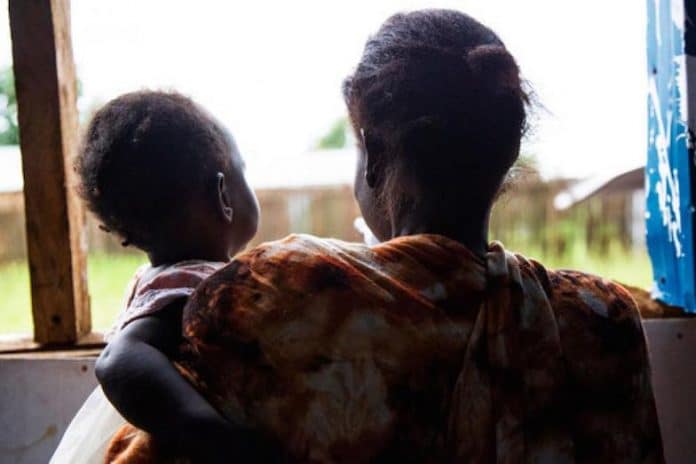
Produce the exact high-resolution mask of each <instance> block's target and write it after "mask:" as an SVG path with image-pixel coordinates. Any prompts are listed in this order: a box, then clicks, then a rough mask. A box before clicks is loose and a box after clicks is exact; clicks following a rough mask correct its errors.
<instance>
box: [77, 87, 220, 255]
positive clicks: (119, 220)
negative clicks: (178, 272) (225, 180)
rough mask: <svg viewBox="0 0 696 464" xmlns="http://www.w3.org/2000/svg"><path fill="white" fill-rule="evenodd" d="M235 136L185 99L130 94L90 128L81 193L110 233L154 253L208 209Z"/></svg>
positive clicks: (80, 162) (80, 168) (81, 160)
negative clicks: (194, 212) (194, 211)
mask: <svg viewBox="0 0 696 464" xmlns="http://www.w3.org/2000/svg"><path fill="white" fill-rule="evenodd" d="M227 137H228V136H227V134H226V132H225V130H224V129H223V128H222V127H220V125H219V124H218V123H217V122H216V121H215V120H214V119H213V118H212V117H211V116H209V115H208V114H207V113H206V112H205V111H203V110H202V109H201V108H200V107H198V106H197V105H196V104H195V103H194V102H193V101H191V100H190V99H188V98H186V97H184V96H182V95H179V94H176V93H167V92H150V91H142V92H134V93H129V94H125V95H122V96H120V97H118V98H116V99H114V100H112V101H110V102H109V103H107V104H106V105H104V106H103V107H102V108H101V109H100V110H99V111H97V113H96V114H95V115H94V117H93V118H92V121H91V122H90V124H89V126H88V128H87V131H86V134H85V137H84V139H83V142H82V146H81V149H80V152H79V154H78V159H77V163H76V169H77V172H78V176H79V179H80V185H79V192H80V194H81V195H82V197H83V198H84V200H85V201H86V203H87V207H88V208H89V209H90V210H91V211H92V212H93V213H94V214H95V215H96V216H97V217H98V218H99V220H100V221H101V222H102V223H103V226H104V227H105V228H106V229H107V230H110V231H113V232H116V233H117V234H119V235H120V236H121V237H123V239H124V241H126V242H127V243H132V244H133V245H135V246H137V247H139V248H141V249H143V250H146V251H152V249H153V247H156V246H157V245H158V243H157V240H160V239H161V238H162V237H165V238H166V237H168V236H171V235H172V232H173V231H174V230H176V228H177V227H180V226H182V225H183V224H184V223H185V222H186V221H187V220H188V218H189V217H190V212H191V208H192V207H193V208H195V207H196V206H198V207H200V206H201V203H200V202H198V200H200V199H201V198H203V197H204V195H206V192H207V190H208V189H211V188H214V187H215V181H214V180H215V179H216V173H217V172H219V171H223V172H227V168H228V166H229V163H230V160H229V151H230V144H229V140H228V138H227ZM197 202H198V204H196V203H197Z"/></svg>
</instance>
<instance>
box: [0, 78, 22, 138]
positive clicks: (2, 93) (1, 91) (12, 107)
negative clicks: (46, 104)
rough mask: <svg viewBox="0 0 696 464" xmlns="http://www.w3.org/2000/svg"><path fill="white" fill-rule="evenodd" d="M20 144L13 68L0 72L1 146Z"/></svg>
mask: <svg viewBox="0 0 696 464" xmlns="http://www.w3.org/2000/svg"><path fill="white" fill-rule="evenodd" d="M17 144H19V127H18V125H17V95H16V93H15V83H14V73H13V72H12V68H11V67H7V68H5V69H3V70H1V71H0V145H17Z"/></svg>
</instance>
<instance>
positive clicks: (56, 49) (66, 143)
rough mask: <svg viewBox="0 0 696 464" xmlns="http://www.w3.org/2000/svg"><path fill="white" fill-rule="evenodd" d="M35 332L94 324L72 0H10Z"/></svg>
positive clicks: (72, 332)
mask: <svg viewBox="0 0 696 464" xmlns="http://www.w3.org/2000/svg"><path fill="white" fill-rule="evenodd" d="M9 11H10V29H11V33H12V54H13V58H14V72H15V85H16V91H17V106H18V118H19V135H20V147H21V149H22V162H23V171H24V198H25V208H26V228H27V248H28V255H29V270H30V275H31V296H32V309H33V316H34V337H35V340H36V341H37V342H38V343H41V344H69V343H74V342H76V341H77V340H78V338H79V337H80V336H82V335H85V334H87V333H89V332H90V330H91V319H90V312H89V297H88V294H87V279H86V263H85V248H86V242H85V238H84V237H85V235H84V210H83V209H82V206H81V203H80V201H79V198H77V197H76V193H75V191H74V190H75V189H74V185H75V182H74V176H75V175H74V172H73V166H72V165H73V158H74V156H75V153H76V148H77V106H76V99H77V81H76V79H75V65H74V63H73V56H72V45H71V40H70V2H69V0H10V3H9Z"/></svg>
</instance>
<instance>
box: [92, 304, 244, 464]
mask: <svg viewBox="0 0 696 464" xmlns="http://www.w3.org/2000/svg"><path fill="white" fill-rule="evenodd" d="M182 306H183V304H182V303H178V304H177V307H176V308H174V307H170V308H166V309H165V310H163V311H159V312H158V313H157V314H155V315H152V316H147V317H143V318H142V319H139V320H136V321H133V322H132V323H130V324H129V325H127V326H126V327H125V328H124V329H123V331H122V332H120V333H119V334H118V335H117V336H116V337H115V339H114V340H113V341H111V343H109V345H108V346H107V347H106V348H105V349H104V351H103V352H102V354H101V355H100V356H99V359H97V363H96V374H97V378H98V379H99V382H100V383H101V385H102V388H103V390H104V393H105V394H106V396H107V398H109V400H110V401H111V403H113V405H114V406H115V407H116V409H117V410H118V411H119V412H120V413H121V414H122V415H123V417H124V418H126V419H127V420H128V421H129V422H130V423H131V424H133V425H134V426H136V427H138V428H140V429H142V430H145V431H146V432H148V433H150V434H151V435H153V436H154V437H155V438H156V439H158V440H159V441H162V442H165V443H166V444H167V446H170V447H171V446H176V447H178V449H177V450H176V451H178V452H182V453H184V454H186V455H190V456H197V457H201V458H203V457H205V462H214V461H213V460H220V461H224V460H225V457H227V458H229V457H230V455H231V454H232V453H234V455H236V456H237V457H240V455H245V454H247V452H248V451H250V450H244V449H243V448H244V447H245V446H246V447H248V446H249V444H250V443H252V442H254V441H255V440H253V439H250V438H253V437H250V435H251V432H250V431H248V430H245V429H243V428H242V427H240V426H236V425H234V424H232V423H230V422H228V421H227V420H225V419H224V418H223V417H222V416H220V414H219V413H218V412H217V411H216V410H215V409H214V408H213V407H212V406H211V405H210V404H209V403H208V402H207V401H206V400H205V399H204V398H203V397H202V396H201V395H200V394H199V393H198V392H197V391H196V390H195V389H194V388H193V387H192V386H191V384H189V383H188V381H186V380H185V379H184V378H183V377H182V376H181V375H180V374H179V372H178V371H177V370H176V368H175V367H174V365H173V364H172V363H171V361H170V360H169V357H168V356H169V355H171V354H172V353H174V352H175V350H176V349H177V348H178V346H179V343H180V341H181V311H182Z"/></svg>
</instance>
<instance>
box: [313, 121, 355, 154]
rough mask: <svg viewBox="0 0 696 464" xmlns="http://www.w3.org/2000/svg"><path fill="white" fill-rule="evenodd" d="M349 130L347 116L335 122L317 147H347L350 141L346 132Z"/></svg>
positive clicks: (324, 148)
mask: <svg viewBox="0 0 696 464" xmlns="http://www.w3.org/2000/svg"><path fill="white" fill-rule="evenodd" d="M347 132H348V119H346V118H345V117H343V118H340V119H338V120H337V121H336V122H334V124H333V126H331V129H329V131H328V132H327V133H326V135H324V136H323V137H322V138H320V139H319V142H318V143H317V148H318V149H319V150H329V149H332V148H345V147H346V145H347V142H348V140H347V139H348V137H347V136H346V133H347Z"/></svg>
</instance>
